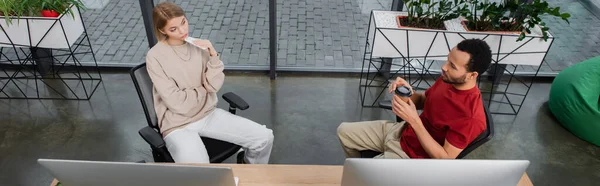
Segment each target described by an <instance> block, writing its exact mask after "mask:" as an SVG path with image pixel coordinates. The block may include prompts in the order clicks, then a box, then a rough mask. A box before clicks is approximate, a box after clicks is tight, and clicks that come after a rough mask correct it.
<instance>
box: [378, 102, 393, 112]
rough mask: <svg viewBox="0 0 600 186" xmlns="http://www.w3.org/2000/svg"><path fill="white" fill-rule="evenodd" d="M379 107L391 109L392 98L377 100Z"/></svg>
mask: <svg viewBox="0 0 600 186" xmlns="http://www.w3.org/2000/svg"><path fill="white" fill-rule="evenodd" d="M379 108H383V109H388V110H392V100H383V101H380V102H379Z"/></svg>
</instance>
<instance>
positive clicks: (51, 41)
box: [0, 6, 84, 49]
mask: <svg viewBox="0 0 600 186" xmlns="http://www.w3.org/2000/svg"><path fill="white" fill-rule="evenodd" d="M69 8H70V9H71V11H72V12H73V15H70V14H66V13H64V14H61V15H59V16H58V17H54V18H52V17H20V18H18V19H17V18H13V20H12V23H10V24H9V23H6V21H4V20H0V26H1V31H2V33H0V47H39V48H62V49H67V48H69V47H70V46H72V45H73V44H74V43H75V41H76V40H77V39H78V38H79V36H81V34H82V33H83V31H84V28H83V21H82V20H81V16H80V12H79V10H78V9H77V7H75V6H71V7H69ZM65 12H67V11H65ZM0 19H4V17H3V16H2V17H0Z"/></svg>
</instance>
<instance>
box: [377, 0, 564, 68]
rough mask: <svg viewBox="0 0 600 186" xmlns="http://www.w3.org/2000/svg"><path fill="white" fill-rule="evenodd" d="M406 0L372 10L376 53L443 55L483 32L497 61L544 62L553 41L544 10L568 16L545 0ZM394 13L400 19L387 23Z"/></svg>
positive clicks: (436, 57)
mask: <svg viewBox="0 0 600 186" xmlns="http://www.w3.org/2000/svg"><path fill="white" fill-rule="evenodd" d="M404 2H405V5H406V7H407V11H406V12H389V11H374V12H373V16H372V18H371V23H375V24H374V25H371V26H370V28H369V33H370V35H369V37H368V39H369V40H370V41H373V42H371V43H374V46H373V47H374V49H373V51H372V56H374V57H383V58H398V57H399V58H420V59H431V60H437V59H439V60H445V56H446V55H447V54H448V52H449V49H450V48H451V47H452V46H454V45H456V44H458V43H459V42H460V41H462V40H464V39H468V38H479V39H484V40H485V41H486V42H487V43H488V44H489V45H490V46H491V48H492V52H493V54H494V61H496V62H498V63H504V64H518V65H540V64H541V63H542V61H543V60H544V58H545V55H546V53H547V51H548V50H549V49H550V45H551V43H552V41H553V37H552V35H551V34H550V33H549V32H548V30H549V29H550V28H549V27H547V26H546V25H545V23H544V21H543V19H542V18H545V17H542V16H544V15H553V16H558V17H560V18H562V19H563V20H568V18H569V17H570V15H569V14H567V13H561V12H560V9H559V8H554V7H550V6H549V5H548V3H547V2H544V1H541V0H534V1H533V3H531V4H526V3H522V2H519V1H517V0H508V1H506V2H505V3H493V2H492V3H490V2H489V1H487V0H486V1H482V0H439V1H436V2H433V1H431V0H404ZM392 15H393V18H392ZM390 18H391V19H394V20H395V22H397V25H391V24H387V23H388V22H390V21H386V20H388V19H390ZM440 23H442V24H443V25H444V26H441V25H440Z"/></svg>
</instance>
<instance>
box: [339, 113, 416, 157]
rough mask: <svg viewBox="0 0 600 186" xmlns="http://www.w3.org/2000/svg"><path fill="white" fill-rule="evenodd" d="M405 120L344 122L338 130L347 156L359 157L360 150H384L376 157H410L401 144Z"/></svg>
mask: <svg viewBox="0 0 600 186" xmlns="http://www.w3.org/2000/svg"><path fill="white" fill-rule="evenodd" d="M403 126H404V122H400V123H396V122H390V121H384V120H379V121H364V122H353V123H342V124H341V125H340V126H339V127H338V130H337V135H338V138H339V139H340V142H341V143H342V147H343V148H344V152H346V157H347V158H359V157H360V151H363V150H372V151H377V152H383V153H382V154H380V155H379V156H377V157H375V158H402V159H408V158H410V157H408V155H407V154H406V152H404V151H403V150H402V147H401V146H400V131H401V130H402V129H403Z"/></svg>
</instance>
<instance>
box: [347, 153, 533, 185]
mask: <svg viewBox="0 0 600 186" xmlns="http://www.w3.org/2000/svg"><path fill="white" fill-rule="evenodd" d="M527 166H529V161H527V160H435V159H346V162H345V163H344V173H343V176H342V186H363V185H369V186H380V185H381V186H387V185H410V186H425V185H427V186H430V185H451V186H454V185H457V186H458V185H460V186H469V185H472V186H515V185H517V183H518V182H519V180H520V179H521V177H522V176H523V173H524V172H525V169H526V168H527Z"/></svg>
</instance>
